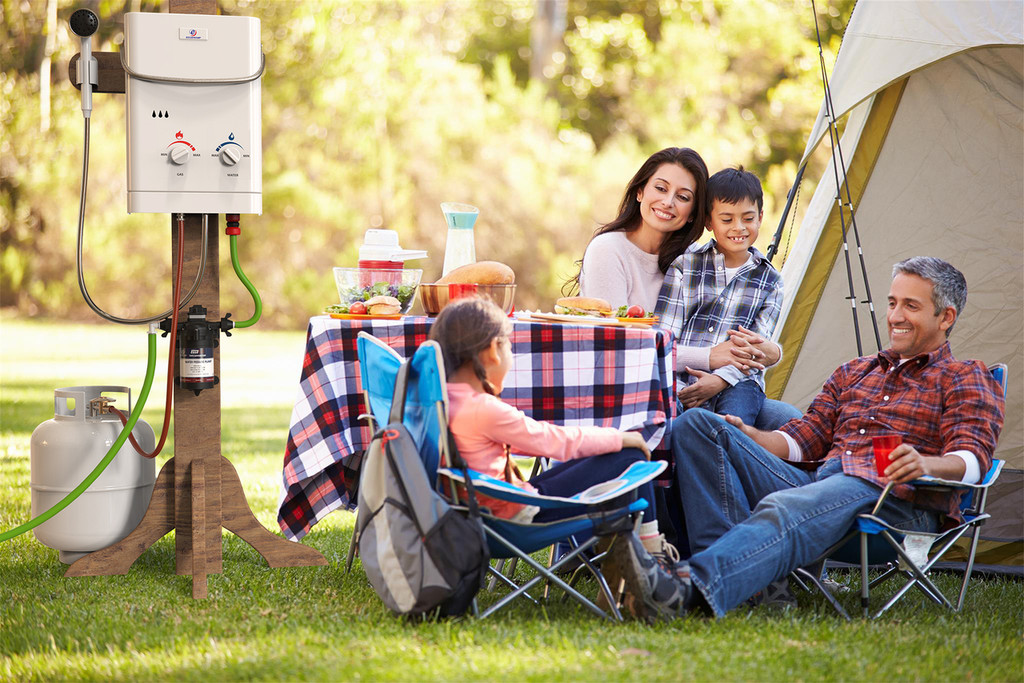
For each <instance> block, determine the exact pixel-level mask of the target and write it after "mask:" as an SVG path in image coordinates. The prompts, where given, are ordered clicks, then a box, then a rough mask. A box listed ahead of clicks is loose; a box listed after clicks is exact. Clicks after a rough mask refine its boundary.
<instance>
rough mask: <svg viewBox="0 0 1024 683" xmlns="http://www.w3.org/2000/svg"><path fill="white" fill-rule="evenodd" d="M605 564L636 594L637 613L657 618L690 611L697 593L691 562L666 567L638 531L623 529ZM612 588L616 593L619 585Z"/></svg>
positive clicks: (633, 608) (634, 607) (633, 607)
mask: <svg viewBox="0 0 1024 683" xmlns="http://www.w3.org/2000/svg"><path fill="white" fill-rule="evenodd" d="M605 566H606V567H608V568H609V569H610V571H611V573H613V574H617V575H618V576H619V577H621V579H622V580H624V581H625V584H626V591H627V593H628V594H629V595H631V596H632V598H633V600H632V604H631V606H630V611H631V612H632V613H633V616H635V617H637V618H639V619H643V620H644V621H647V622H654V621H657V620H658V619H666V620H667V619H675V618H676V617H680V616H682V615H683V614H685V613H686V608H687V606H688V604H689V602H690V600H691V596H692V595H693V585H692V584H691V583H690V566H689V564H687V563H685V562H682V563H679V564H677V565H676V566H675V567H673V571H671V572H669V571H666V570H665V569H663V568H662V567H661V565H660V564H659V563H658V561H657V560H655V559H654V558H653V557H652V556H651V554H650V553H648V552H647V551H646V550H644V546H643V544H642V543H641V542H640V539H639V538H637V537H636V535H635V534H633V533H623V534H619V535H617V536H616V537H615V539H614V541H613V542H612V545H611V548H609V550H608V555H607V557H606V558H605ZM617 583H618V581H616V584H617ZM611 588H612V592H613V593H614V592H615V591H616V588H617V585H613V586H611Z"/></svg>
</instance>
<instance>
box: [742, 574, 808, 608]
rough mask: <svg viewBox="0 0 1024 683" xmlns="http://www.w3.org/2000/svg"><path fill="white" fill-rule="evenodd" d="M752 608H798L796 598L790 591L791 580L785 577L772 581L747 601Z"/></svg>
mask: <svg viewBox="0 0 1024 683" xmlns="http://www.w3.org/2000/svg"><path fill="white" fill-rule="evenodd" d="M747 604H748V605H750V606H751V607H761V606H765V607H774V608H776V609H788V608H790V607H796V596H795V595H793V591H791V590H790V589H789V580H788V579H786V578H785V577H783V578H781V579H778V580H776V581H772V582H771V583H769V584H768V585H767V586H765V587H764V589H763V590H760V591H758V592H757V593H755V594H754V595H753V596H751V597H750V599H749V600H747Z"/></svg>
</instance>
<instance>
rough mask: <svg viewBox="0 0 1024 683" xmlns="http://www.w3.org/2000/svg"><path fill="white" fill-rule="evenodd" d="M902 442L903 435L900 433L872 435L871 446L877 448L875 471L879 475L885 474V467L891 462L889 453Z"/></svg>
mask: <svg viewBox="0 0 1024 683" xmlns="http://www.w3.org/2000/svg"><path fill="white" fill-rule="evenodd" d="M901 443H903V437H902V436H900V435H899V434H885V435H883V436H873V437H871V446H872V447H873V448H874V449H875V471H876V472H878V476H880V477H884V476H885V468H886V467H888V466H889V463H890V462H891V461H890V460H889V454H890V453H892V451H893V449H894V448H896V447H897V446H899V445H900V444H901Z"/></svg>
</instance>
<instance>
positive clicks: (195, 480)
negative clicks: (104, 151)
mask: <svg viewBox="0 0 1024 683" xmlns="http://www.w3.org/2000/svg"><path fill="white" fill-rule="evenodd" d="M170 11H171V12H172V13H178V14H216V13H217V2H216V0H170ZM72 63H74V60H72ZM103 63H105V64H106V65H107V70H108V73H107V76H106V77H101V80H103V82H104V83H106V84H107V85H106V86H105V87H106V88H109V90H105V91H106V92H124V88H123V71H122V72H121V74H122V78H121V82H122V87H121V89H120V90H116V86H117V83H118V79H117V77H116V75H114V74H113V73H110V72H111V71H112V69H113V66H112V64H113V60H112V59H110V58H105V59H104V60H103ZM117 68H118V69H120V62H117ZM69 72H72V73H73V71H72V69H71V67H69ZM171 227H172V230H171V235H172V238H171V254H172V258H173V263H172V266H173V267H172V272H174V267H176V266H177V253H178V250H177V234H178V231H177V217H176V216H171ZM184 234H185V246H184V255H183V259H182V260H183V271H184V273H185V274H186V275H185V280H186V281H187V279H188V277H189V276H188V274H189V273H195V272H196V270H197V269H198V267H199V260H200V254H201V249H202V215H199V214H186V216H185V225H184ZM218 238H219V234H218V217H217V216H216V215H210V216H208V236H207V244H206V249H207V251H206V272H205V273H204V275H203V279H202V282H201V283H200V285H199V289H198V290H197V291H196V294H195V296H194V297H193V299H192V301H191V302H190V305H196V304H198V305H200V306H203V307H204V308H206V316H207V320H211V321H216V320H220V317H221V314H220V275H219V267H218V263H219V254H218V248H217V245H218ZM221 341H222V343H223V342H224V341H225V340H224V339H222V340H221ZM228 343H230V341H229V342H228ZM170 353H176V350H175V349H171V350H170ZM214 373H215V374H216V375H217V376H218V377H219V376H220V348H219V347H216V348H214ZM175 374H177V372H176V373H175ZM220 440H221V435H220V386H219V385H217V386H214V387H213V388H212V389H204V390H203V391H202V392H201V393H200V394H199V395H198V396H197V395H195V394H194V393H193V392H192V391H191V390H187V389H182V388H180V387H176V388H175V390H174V456H173V457H172V458H171V459H170V460H168V461H167V462H166V463H165V464H164V466H163V468H162V469H161V470H160V474H159V476H158V477H157V481H156V486H155V487H154V489H153V498H152V500H151V501H150V504H149V509H147V510H146V514H145V516H144V517H143V519H142V521H141V522H140V523H139V525H138V527H136V528H135V530H134V531H132V532H131V533H130V534H129V535H128V536H127V537H125V538H124V539H123V540H121V541H119V542H118V543H115V544H113V545H111V546H109V547H107V548H104V549H102V550H97V551H96V552H94V553H90V554H89V555H86V556H85V557H83V558H81V559H80V560H78V561H77V562H75V563H74V564H72V565H71V566H70V567H68V570H67V572H66V573H65V576H94V575H110V574H124V573H127V571H128V568H129V567H131V565H132V563H134V562H135V560H136V559H138V557H139V555H141V554H142V553H143V552H144V551H145V550H146V549H147V548H149V546H151V545H152V544H153V543H154V542H155V541H156V540H158V539H159V538H161V537H162V536H164V535H165V534H167V533H168V532H169V531H171V530H172V529H176V534H175V542H174V546H175V555H174V556H175V571H176V572H177V573H178V574H186V575H191V576H192V597H193V598H205V597H206V595H207V581H206V577H207V575H209V574H219V573H220V572H221V571H223V553H222V540H221V528H222V527H223V528H225V529H227V530H229V531H231V532H232V533H234V534H236V535H237V536H239V537H240V538H241V539H242V540H244V541H246V542H247V543H248V544H249V545H251V546H253V547H254V548H256V550H257V552H259V553H260V554H261V555H262V556H263V557H264V559H266V560H267V562H268V564H270V566H271V567H300V566H308V565H325V564H327V559H326V558H324V556H323V555H321V554H320V553H319V552H317V551H316V550H314V549H313V548H310V547H309V546H304V545H300V544H298V543H292V542H289V541H286V540H285V539H284V538H282V537H281V536H277V535H276V534H273V533H271V532H270V531H268V530H267V529H265V528H264V527H263V526H262V525H261V524H260V523H259V521H258V520H257V519H256V517H255V516H254V515H253V514H252V511H251V510H250V509H249V505H248V503H247V502H246V499H245V491H244V490H243V489H242V482H241V481H240V480H239V478H238V473H237V472H236V471H235V468H234V466H233V465H232V464H231V463H230V462H229V461H228V460H227V458H224V457H222V456H221V452H220Z"/></svg>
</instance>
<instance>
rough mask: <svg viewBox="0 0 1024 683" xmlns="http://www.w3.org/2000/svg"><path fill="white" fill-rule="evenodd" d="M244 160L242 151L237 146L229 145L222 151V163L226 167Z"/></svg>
mask: <svg viewBox="0 0 1024 683" xmlns="http://www.w3.org/2000/svg"><path fill="white" fill-rule="evenodd" d="M241 158H242V150H240V149H239V148H238V147H236V146H235V145H228V146H226V147H224V149H222V150H221V151H220V161H221V163H222V164H224V165H225V166H234V165H235V164H237V163H238V160H239V159H241Z"/></svg>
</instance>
